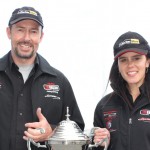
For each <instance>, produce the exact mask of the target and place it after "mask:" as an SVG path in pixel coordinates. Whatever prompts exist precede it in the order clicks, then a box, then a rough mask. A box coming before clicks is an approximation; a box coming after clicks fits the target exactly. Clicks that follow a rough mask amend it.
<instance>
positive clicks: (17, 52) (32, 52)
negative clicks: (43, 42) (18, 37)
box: [14, 41, 34, 59]
mask: <svg viewBox="0 0 150 150" xmlns="http://www.w3.org/2000/svg"><path fill="white" fill-rule="evenodd" d="M22 43H23V44H28V45H29V46H30V47H32V51H31V53H30V54H28V55H24V54H21V53H19V49H18V47H15V48H14V52H15V54H16V56H17V57H18V58H22V59H30V58H32V57H33V56H34V47H33V45H32V44H30V43H29V42H26V41H24V42H19V43H18V45H20V44H22Z"/></svg>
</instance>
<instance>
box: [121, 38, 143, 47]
mask: <svg viewBox="0 0 150 150" xmlns="http://www.w3.org/2000/svg"><path fill="white" fill-rule="evenodd" d="M125 44H140V41H139V39H126V40H124V41H123V42H121V43H119V47H121V46H123V45H125Z"/></svg>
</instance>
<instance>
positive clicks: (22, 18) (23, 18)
mask: <svg viewBox="0 0 150 150" xmlns="http://www.w3.org/2000/svg"><path fill="white" fill-rule="evenodd" d="M26 19H29V20H34V21H36V22H37V23H39V24H40V25H41V26H42V27H43V24H42V23H41V22H40V21H38V20H37V19H36V18H33V17H27V16H26V17H20V18H18V19H15V20H13V21H11V22H10V25H13V24H15V23H17V22H19V21H21V20H26Z"/></svg>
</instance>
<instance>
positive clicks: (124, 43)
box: [113, 31, 150, 59]
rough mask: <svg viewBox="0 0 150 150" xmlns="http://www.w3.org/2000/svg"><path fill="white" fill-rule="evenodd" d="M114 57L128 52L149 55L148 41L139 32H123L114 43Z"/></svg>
mask: <svg viewBox="0 0 150 150" xmlns="http://www.w3.org/2000/svg"><path fill="white" fill-rule="evenodd" d="M113 49H114V59H116V58H118V57H119V56H121V55H122V54H124V53H126V52H135V53H139V54H141V55H147V54H148V53H149V52H150V47H149V45H148V42H147V41H146V40H145V39H144V38H143V37H142V36H141V35H140V34H138V33H136V32H131V31H128V32H126V33H124V34H122V35H121V36H120V37H119V38H118V39H117V41H116V42H115V44H114V47H113Z"/></svg>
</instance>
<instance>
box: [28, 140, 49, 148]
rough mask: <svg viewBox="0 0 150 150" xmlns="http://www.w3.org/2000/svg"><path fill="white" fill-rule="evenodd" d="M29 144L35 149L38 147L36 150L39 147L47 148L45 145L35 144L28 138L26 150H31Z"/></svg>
mask: <svg viewBox="0 0 150 150" xmlns="http://www.w3.org/2000/svg"><path fill="white" fill-rule="evenodd" d="M31 143H32V144H33V145H35V146H36V147H38V148H39V147H42V148H47V146H46V143H45V145H41V144H40V143H36V142H34V141H33V139H31V138H29V139H28V140H27V148H28V150H31Z"/></svg>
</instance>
